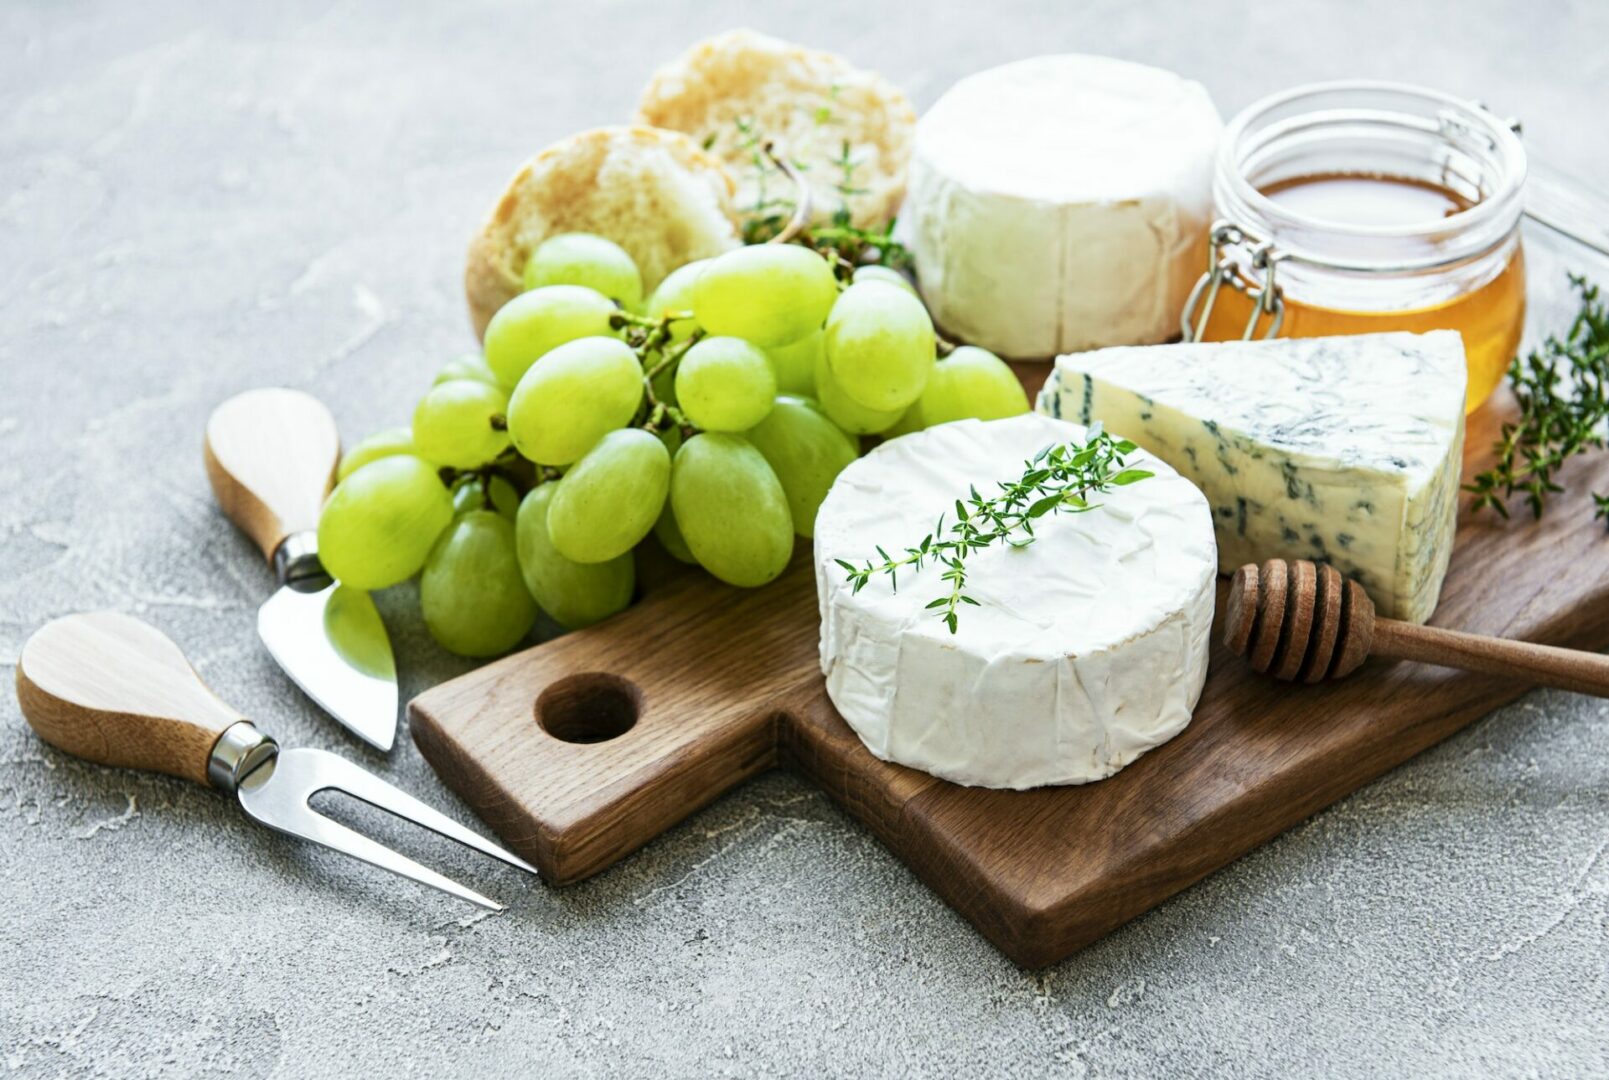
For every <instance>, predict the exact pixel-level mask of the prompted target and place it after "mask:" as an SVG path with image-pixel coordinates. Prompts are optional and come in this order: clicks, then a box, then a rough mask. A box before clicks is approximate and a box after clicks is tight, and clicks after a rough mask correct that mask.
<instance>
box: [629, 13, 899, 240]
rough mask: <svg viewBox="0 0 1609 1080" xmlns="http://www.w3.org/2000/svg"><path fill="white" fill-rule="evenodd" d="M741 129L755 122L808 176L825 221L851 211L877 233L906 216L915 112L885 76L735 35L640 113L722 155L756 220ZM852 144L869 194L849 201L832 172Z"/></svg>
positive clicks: (649, 96)
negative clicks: (902, 211) (898, 215)
mask: <svg viewBox="0 0 1609 1080" xmlns="http://www.w3.org/2000/svg"><path fill="white" fill-rule="evenodd" d="M740 119H752V120H753V122H754V126H755V129H756V130H757V131H758V132H759V133H760V134H761V135H762V136H764V137H766V138H772V139H775V140H776V141H777V142H778V143H779V145H781V146H782V147H783V148H784V149H785V150H786V152H787V153H788V154H789V156H791V157H793V158H794V159H796V160H802V161H803V162H804V163H805V164H806V165H807V166H808V168H807V169H806V175H807V177H808V179H809V180H810V183H811V187H812V194H813V200H812V201H813V208H814V214H815V217H816V218H817V219H822V218H827V217H830V216H832V214H833V213H834V212H835V211H837V210H838V209H840V208H841V207H843V206H845V205H846V204H847V207H848V209H849V211H850V216H851V219H852V221H853V222H854V224H856V225H858V226H860V227H862V228H875V227H877V226H880V225H882V224H884V223H885V222H887V221H888V220H889V219H890V218H892V217H893V216H894V214H895V212H896V211H897V210H898V209H899V205H900V202H901V200H902V199H903V198H904V194H905V169H906V165H907V163H908V162H909V161H910V156H911V146H912V140H913V139H914V137H915V129H916V110H915V108H914V107H912V105H911V101H910V99H909V98H908V97H906V96H905V94H904V93H903V92H902V91H900V90H899V89H898V88H897V87H895V86H893V85H892V84H891V83H889V82H888V81H887V80H885V79H884V78H883V77H882V76H880V75H878V74H877V73H875V72H871V71H865V70H862V69H860V68H857V67H855V66H854V65H853V64H851V63H849V62H848V61H847V60H845V59H843V58H842V57H840V56H837V55H834V54H833V53H828V52H820V51H817V50H813V49H805V48H801V47H800V46H797V45H793V44H790V43H788V42H785V41H781V40H778V39H777V38H773V37H768V36H766V35H764V34H758V33H755V32H754V31H752V30H732V31H729V32H727V33H724V34H720V35H717V36H716V37H713V38H709V39H707V40H705V41H702V42H699V43H698V44H696V45H694V46H693V47H692V48H690V49H689V50H688V51H687V52H686V53H684V54H683V55H682V56H680V57H679V58H677V59H676V60H674V61H672V62H671V63H669V64H667V65H665V66H664V67H662V68H660V69H659V70H658V71H657V72H655V73H654V75H653V77H652V78H651V79H650V80H649V82H648V85H647V87H645V88H644V90H643V95H642V99H641V101H640V102H639V104H638V108H637V121H638V122H639V123H643V124H650V125H652V126H655V127H661V128H671V129H674V130H676V131H682V132H686V133H687V134H688V135H690V136H692V137H693V138H694V139H695V140H697V141H698V143H699V145H701V146H707V147H709V148H710V149H711V150H712V151H713V152H714V153H716V154H718V155H719V156H720V157H721V159H722V160H723V161H725V162H726V164H727V167H728V169H729V170H730V171H731V173H732V174H733V175H734V176H736V177H738V178H739V181H740V183H739V191H740V197H739V200H738V209H739V212H740V213H743V214H745V216H750V215H752V214H753V213H754V210H755V203H756V199H755V198H754V194H755V189H754V185H753V184H752V182H751V181H750V180H749V177H750V176H752V175H753V174H754V171H755V170H754V166H753V162H752V153H753V148H752V146H745V145H744V144H743V143H744V140H743V138H742V137H741V134H740V133H739V132H738V130H737V122H738V121H739V120H740ZM844 139H848V140H849V143H850V150H851V155H852V159H853V160H855V161H856V162H857V163H858V164H857V168H856V170H855V173H854V176H853V187H855V188H857V189H862V190H859V191H857V192H856V193H853V194H850V195H849V196H848V197H847V199H846V198H845V197H844V196H843V195H842V194H841V193H840V192H839V191H838V190H837V187H836V185H837V182H838V181H839V179H840V177H841V175H842V174H841V171H840V170H839V168H838V167H837V166H836V165H834V164H833V159H834V158H835V157H837V156H838V154H839V152H840V149H841V146H842V142H843V140H844ZM771 182H772V183H773V184H774V183H776V179H775V177H773V178H772V181H771ZM775 193H776V192H775V190H774V188H773V189H772V190H771V191H768V193H767V194H768V195H770V194H775ZM790 194H791V193H790Z"/></svg>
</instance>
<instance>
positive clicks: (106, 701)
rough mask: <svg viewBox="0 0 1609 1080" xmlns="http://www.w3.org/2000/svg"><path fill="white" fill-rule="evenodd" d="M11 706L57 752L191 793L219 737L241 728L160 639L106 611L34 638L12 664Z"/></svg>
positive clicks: (58, 624) (58, 623) (71, 619)
mask: <svg viewBox="0 0 1609 1080" xmlns="http://www.w3.org/2000/svg"><path fill="white" fill-rule="evenodd" d="M17 700H18V701H19V702H20V703H21V705H22V714H23V716H25V717H27V719H28V724H29V725H30V726H31V727H32V728H33V729H34V730H35V731H36V732H38V733H39V737H40V738H42V739H44V740H45V741H46V742H48V743H50V744H51V745H52V746H54V747H56V748H57V749H59V750H64V751H66V752H67V753H69V754H73V755H74V756H76V757H81V758H84V759H86V760H88V761H93V762H96V763H98V764H101V765H113V766H117V767H119V768H129V769H148V770H151V771H153V772H162V773H168V774H170V775H172V776H178V777H182V778H183V779H186V780H194V781H195V782H196V783H198V784H206V783H208V780H207V759H208V757H209V756H210V755H211V754H212V747H213V745H214V744H215V743H217V741H218V736H220V735H222V734H223V733H224V731H225V729H227V728H228V727H229V726H230V725H232V724H235V723H238V722H239V721H241V720H243V719H245V718H244V717H243V716H241V715H240V714H239V713H238V712H236V711H235V710H234V709H231V708H230V707H229V706H228V705H225V704H224V703H223V702H222V701H220V700H218V698H217V697H215V696H214V695H213V693H212V691H211V690H208V689H207V687H206V684H205V683H203V682H202V681H201V677H200V676H199V675H197V674H196V673H195V669H194V668H192V667H191V666H190V662H189V661H188V660H186V659H185V658H184V654H183V653H182V652H180V651H179V647H178V646H177V645H175V644H174V643H173V642H172V641H171V640H170V639H169V638H168V637H167V636H166V635H164V634H163V633H162V632H161V631H160V630H157V629H156V628H154V627H152V626H150V625H148V624H146V623H143V622H141V621H140V620H138V619H136V618H133V617H132V616H129V615H123V614H120V613H118V612H115V611H101V612H93V613H90V614H84V615H68V616H65V617H63V618H60V619H55V620H52V621H51V622H48V623H46V624H45V625H44V626H42V627H40V628H39V629H38V630H36V631H34V634H33V636H32V637H30V638H29V639H28V641H27V644H25V645H24V646H23V647H22V655H21V656H20V657H18V659H17Z"/></svg>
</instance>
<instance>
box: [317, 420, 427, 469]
mask: <svg viewBox="0 0 1609 1080" xmlns="http://www.w3.org/2000/svg"><path fill="white" fill-rule="evenodd" d="M414 452H415V451H414V448H413V432H412V431H409V430H408V429H407V428H405V427H390V428H381V429H380V430H379V431H376V432H375V433H374V434H373V435H367V436H365V437H364V438H363V439H362V440H361V441H360V442H359V443H358V444H357V445H356V446H354V447H353V448H352V449H350V450H348V451H347V452H346V453H345V454H342V455H341V465H340V468H338V469H336V470H335V479H336V480H337V481H340V480H345V479H346V478H347V477H348V476H351V475H352V474H353V473H354V472H356V471H357V470H359V469H361V468H363V466H365V465H367V464H368V463H369V462H371V461H378V460H379V459H381V458H383V457H390V456H391V455H392V454H412V453H414Z"/></svg>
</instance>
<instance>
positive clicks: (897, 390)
mask: <svg viewBox="0 0 1609 1080" xmlns="http://www.w3.org/2000/svg"><path fill="white" fill-rule="evenodd" d="M933 352H934V339H933V320H932V319H931V318H929V317H928V314H927V308H925V307H923V306H922V301H920V300H918V299H917V298H916V297H915V296H914V295H912V294H911V293H910V292H907V291H906V290H904V289H900V288H896V287H895V286H893V285H889V284H887V283H885V282H881V281H867V282H864V283H862V284H859V285H851V286H850V287H849V288H847V289H845V290H844V293H843V295H842V296H840V297H839V298H838V302H837V303H836V304H834V305H833V306H832V314H831V315H829V316H828V317H827V331H826V353H827V367H828V369H829V370H831V371H832V377H833V381H834V382H836V383H837V384H838V388H839V389H840V390H842V391H843V392H844V393H845V394H847V395H848V396H849V397H851V398H853V399H854V400H855V401H856V402H857V403H859V404H861V405H863V406H865V407H866V408H868V409H880V410H895V411H898V410H903V409H904V408H905V407H906V406H908V405H910V403H911V402H913V401H915V400H916V399H917V398H918V397H921V395H922V388H923V387H925V386H926V385H927V377H928V373H929V372H931V371H932V370H933Z"/></svg>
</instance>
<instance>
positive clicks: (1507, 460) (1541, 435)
mask: <svg viewBox="0 0 1609 1080" xmlns="http://www.w3.org/2000/svg"><path fill="white" fill-rule="evenodd" d="M1570 285H1571V286H1572V287H1573V288H1574V289H1575V290H1576V291H1577V292H1578V293H1580V294H1581V310H1580V311H1579V312H1578V313H1577V314H1576V317H1575V321H1574V322H1572V323H1571V324H1570V329H1569V331H1568V332H1567V333H1566V334H1565V335H1564V337H1563V338H1562V339H1561V338H1559V337H1558V336H1557V335H1551V334H1550V335H1549V336H1548V339H1547V341H1545V342H1544V343H1543V344H1542V347H1541V348H1540V349H1536V350H1533V351H1532V352H1531V353H1530V355H1528V356H1526V357H1525V358H1524V359H1521V358H1518V357H1516V358H1515V360H1514V363H1513V364H1512V365H1510V367H1509V370H1508V381H1509V385H1510V386H1512V387H1513V389H1514V396H1515V398H1516V399H1518V401H1519V404H1520V416H1519V419H1518V420H1516V421H1510V422H1508V423H1505V424H1504V425H1503V427H1502V433H1501V435H1500V436H1499V437H1498V439H1497V441H1496V442H1495V443H1494V444H1493V447H1492V449H1493V451H1494V453H1495V454H1496V456H1497V461H1496V464H1494V465H1493V467H1492V468H1490V469H1488V470H1487V471H1485V472H1483V473H1481V474H1479V475H1478V476H1476V477H1475V479H1474V480H1473V481H1472V482H1471V483H1468V484H1465V485H1464V488H1465V490H1466V491H1470V492H1473V493H1474V495H1475V502H1474V509H1476V510H1481V509H1483V508H1486V507H1490V508H1491V509H1492V510H1493V511H1495V512H1496V513H1498V514H1500V515H1502V516H1503V517H1505V518H1506V517H1508V516H1509V508H1508V500H1509V499H1510V498H1511V497H1512V496H1514V495H1515V494H1522V495H1523V496H1524V502H1525V505H1527V506H1528V507H1530V509H1531V515H1532V516H1533V517H1535V518H1540V517H1541V516H1542V511H1543V508H1544V507H1545V506H1546V504H1547V500H1548V497H1549V496H1550V495H1554V494H1557V493H1559V492H1562V491H1563V490H1564V488H1563V487H1562V486H1560V484H1559V482H1558V479H1557V475H1558V471H1559V469H1560V467H1561V466H1563V465H1564V463H1565V462H1566V461H1568V460H1570V459H1571V458H1572V457H1574V456H1576V455H1577V454H1580V453H1584V452H1586V451H1587V450H1592V449H1599V450H1601V449H1603V447H1604V445H1605V439H1606V437H1609V432H1606V421H1609V306H1606V305H1605V303H1604V301H1603V300H1602V299H1600V296H1599V290H1598V286H1597V285H1594V284H1592V283H1590V282H1588V281H1587V279H1586V278H1585V277H1581V276H1578V275H1575V274H1571V275H1570ZM1592 499H1593V504H1594V507H1595V509H1594V513H1593V518H1594V519H1595V520H1596V519H1602V520H1603V521H1604V522H1605V524H1606V525H1609V494H1599V493H1596V492H1595V493H1593V496H1592Z"/></svg>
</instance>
